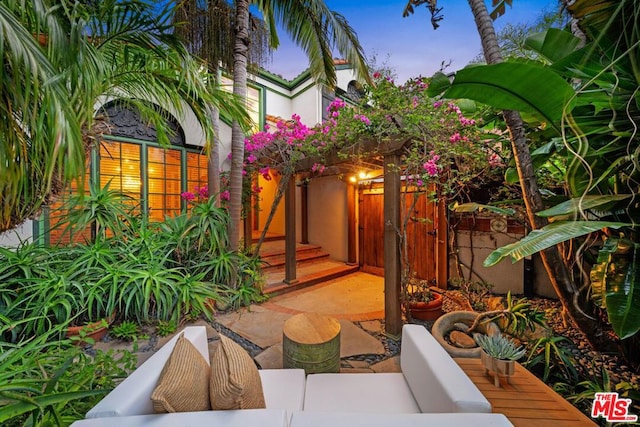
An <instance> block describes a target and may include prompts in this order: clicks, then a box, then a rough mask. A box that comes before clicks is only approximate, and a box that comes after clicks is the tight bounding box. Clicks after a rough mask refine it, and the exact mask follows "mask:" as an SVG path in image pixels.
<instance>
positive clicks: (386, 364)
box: [371, 356, 402, 373]
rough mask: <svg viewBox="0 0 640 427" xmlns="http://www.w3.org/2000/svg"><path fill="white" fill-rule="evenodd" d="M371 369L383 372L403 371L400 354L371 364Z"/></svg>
mask: <svg viewBox="0 0 640 427" xmlns="http://www.w3.org/2000/svg"><path fill="white" fill-rule="evenodd" d="M371 369H373V372H375V373H381V372H402V370H401V369H400V356H393V357H390V358H388V359H385V360H383V361H382V362H378V363H376V364H373V365H371Z"/></svg>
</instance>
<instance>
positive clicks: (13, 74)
mask: <svg viewBox="0 0 640 427" xmlns="http://www.w3.org/2000/svg"><path fill="white" fill-rule="evenodd" d="M24 6H26V7H24ZM171 16H172V9H171V8H170V7H169V6H167V8H165V9H162V10H158V9H157V7H155V6H153V5H150V4H149V3H148V2H143V1H137V0H131V1H127V2H121V1H118V0H106V1H102V2H81V1H72V0H68V1H64V2H54V3H53V4H49V3H48V2H47V1H46V0H33V1H31V2H22V1H13V0H12V1H8V2H3V3H2V4H0V20H1V21H0V26H1V28H2V30H1V31H0V37H2V38H1V39H0V42H1V43H2V46H3V53H2V54H3V60H4V63H5V67H4V73H3V78H2V79H0V82H1V83H0V84H2V93H3V101H2V103H1V104H0V108H1V109H2V113H3V115H4V119H5V120H3V121H2V123H3V127H2V129H1V130H0V132H1V133H0V135H1V137H0V140H1V142H0V144H2V145H0V164H2V166H3V167H2V168H1V169H2V170H3V172H2V176H0V190H1V193H2V196H1V197H2V198H1V199H0V201H1V204H0V208H1V209H0V210H1V212H2V213H1V214H0V218H1V222H0V231H2V230H6V229H10V228H13V227H14V226H16V225H18V224H20V223H21V222H23V221H24V220H25V219H26V218H28V217H31V216H33V215H35V214H37V212H38V210H39V209H40V208H41V206H42V205H43V204H46V203H47V202H48V201H49V200H50V199H51V198H52V197H55V194H56V192H57V191H59V190H60V189H62V188H63V187H64V185H66V184H67V183H69V182H70V181H71V180H73V179H79V178H80V177H82V176H83V175H84V171H85V157H86V152H87V149H88V148H89V147H90V146H91V145H92V144H93V143H94V141H95V140H96V138H95V136H96V134H97V133H102V132H104V133H108V130H107V129H105V127H104V126H102V124H103V122H102V121H101V120H100V119H99V118H97V117H96V116H95V111H94V108H95V105H96V103H98V102H99V101H100V100H101V99H104V100H110V99H115V98H118V99H121V100H122V102H124V103H126V104H128V106H129V107H131V108H135V109H137V110H138V111H139V112H140V114H141V116H142V117H143V118H145V119H146V120H147V121H149V122H150V123H152V124H153V125H154V126H155V127H156V130H157V134H158V138H159V141H160V142H161V143H164V144H168V142H169V140H168V135H169V132H170V131H169V129H170V128H169V127H168V126H167V122H166V117H164V116H163V113H162V111H170V112H172V113H174V114H177V115H178V116H179V115H181V114H184V113H185V112H186V111H187V110H191V111H192V112H193V113H194V114H195V116H196V118H197V120H198V121H199V122H200V124H201V125H202V128H203V129H204V131H205V133H206V137H207V139H211V138H212V131H211V126H210V116H209V114H208V112H209V106H210V105H218V106H220V108H223V109H224V111H226V112H227V113H228V114H230V115H232V116H233V117H236V118H239V120H240V121H246V120H248V119H247V116H246V113H245V112H244V109H243V108H242V107H241V106H240V104H239V103H238V102H235V101H234V100H233V99H230V96H228V95H227V94H226V92H224V91H222V90H218V89H216V88H213V89H212V88H210V87H208V86H207V83H206V81H207V75H206V73H205V72H203V71H202V65H201V63H199V62H198V61H196V60H195V59H194V58H193V57H191V56H190V55H189V54H188V52H187V51H186V49H185V48H184V46H183V45H182V44H181V43H180V42H179V40H178V39H177V37H176V36H175V35H174V34H173V27H172V25H171V23H170V22H171ZM34 35H35V37H34ZM37 40H40V42H41V44H38V42H37ZM154 104H155V105H159V106H160V107H161V109H157V108H156V107H155V106H154ZM79 182H80V186H82V181H80V180H79Z"/></svg>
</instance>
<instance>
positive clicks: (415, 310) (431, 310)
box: [404, 277, 442, 320]
mask: <svg viewBox="0 0 640 427" xmlns="http://www.w3.org/2000/svg"><path fill="white" fill-rule="evenodd" d="M404 298H405V302H406V304H405V306H406V311H407V313H408V314H409V316H410V317H411V318H412V319H419V320H436V319H437V318H438V317H440V316H441V315H442V294H440V293H438V292H436V291H434V290H433V289H432V288H431V287H430V286H429V281H428V280H422V279H418V278H416V277H412V278H411V279H410V280H409V283H408V284H407V286H406V287H405V296H404Z"/></svg>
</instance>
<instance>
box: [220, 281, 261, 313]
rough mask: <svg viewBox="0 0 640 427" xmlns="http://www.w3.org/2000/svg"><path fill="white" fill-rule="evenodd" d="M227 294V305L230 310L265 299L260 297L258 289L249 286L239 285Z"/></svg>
mask: <svg viewBox="0 0 640 427" xmlns="http://www.w3.org/2000/svg"><path fill="white" fill-rule="evenodd" d="M229 294H230V296H229V299H228V303H229V306H230V307H231V309H232V310H237V309H238V308H240V307H248V306H250V305H251V304H253V303H259V302H263V301H265V300H266V297H265V296H264V295H262V293H261V292H260V289H257V288H256V287H255V286H250V285H240V286H239V287H238V288H237V289H234V290H232V291H231V292H230V293H229Z"/></svg>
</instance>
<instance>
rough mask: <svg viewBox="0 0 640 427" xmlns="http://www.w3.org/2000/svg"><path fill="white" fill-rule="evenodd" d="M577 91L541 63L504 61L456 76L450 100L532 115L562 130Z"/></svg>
mask: <svg viewBox="0 0 640 427" xmlns="http://www.w3.org/2000/svg"><path fill="white" fill-rule="evenodd" d="M573 95H574V91H573V88H572V87H571V85H569V83H567V82H566V81H565V80H564V79H563V78H562V77H560V76H559V75H558V74H557V73H556V72H554V71H552V70H551V69H549V68H546V67H544V66H542V65H539V64H534V63H515V62H503V63H501V64H494V65H478V66H470V67H467V68H464V69H462V70H460V71H458V72H457V73H456V76H455V79H454V81H453V83H452V84H451V87H450V88H449V89H447V90H446V91H445V93H444V96H445V97H447V98H468V99H473V100H475V101H478V102H481V103H483V104H487V105H490V106H492V107H495V108H500V109H504V110H517V111H522V112H525V113H530V114H532V115H534V116H535V117H537V118H539V119H541V120H542V121H544V122H547V123H548V124H550V125H552V126H554V127H555V128H556V129H560V125H559V121H560V119H561V117H562V115H563V112H565V113H566V112H569V111H570V108H568V109H567V111H564V108H565V105H566V104H567V103H568V102H569V101H570V100H571V99H572V96H573Z"/></svg>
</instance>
